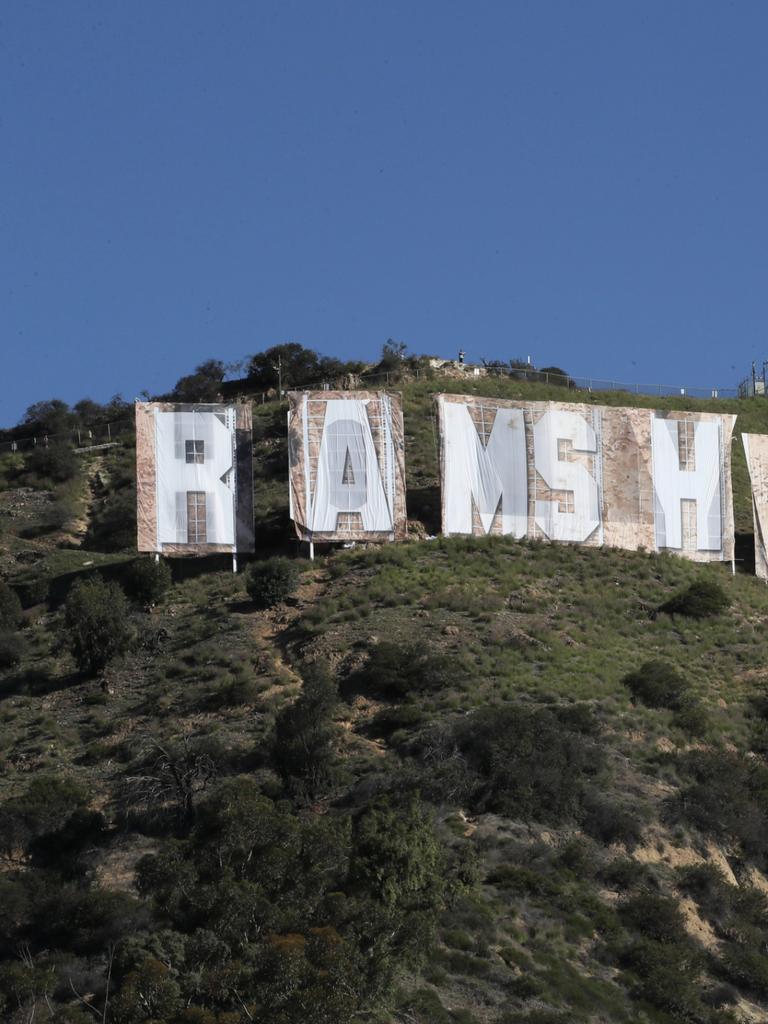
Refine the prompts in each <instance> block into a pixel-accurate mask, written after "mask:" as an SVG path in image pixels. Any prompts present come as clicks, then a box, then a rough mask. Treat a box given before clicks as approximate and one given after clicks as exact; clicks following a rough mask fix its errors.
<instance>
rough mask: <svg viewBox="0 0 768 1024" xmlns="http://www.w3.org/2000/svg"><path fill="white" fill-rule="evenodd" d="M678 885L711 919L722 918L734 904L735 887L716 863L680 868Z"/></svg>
mask: <svg viewBox="0 0 768 1024" xmlns="http://www.w3.org/2000/svg"><path fill="white" fill-rule="evenodd" d="M676 881H677V886H678V888H679V889H680V891H681V892H684V893H686V894H687V895H688V896H691V897H692V898H693V899H694V900H695V901H696V903H697V904H698V907H699V909H700V910H701V912H702V913H703V914H704V915H705V917H707V918H708V919H709V920H713V919H714V920H719V919H722V918H723V917H724V916H725V915H726V914H727V913H728V911H729V910H730V909H731V907H732V905H733V899H734V895H735V894H734V892H733V887H732V886H731V885H729V884H728V883H727V882H726V880H725V878H724V877H723V874H722V872H721V871H720V870H719V869H718V868H716V867H715V865H714V864H694V865H692V866H690V867H685V868H680V869H679V870H678V872H677V879H676Z"/></svg>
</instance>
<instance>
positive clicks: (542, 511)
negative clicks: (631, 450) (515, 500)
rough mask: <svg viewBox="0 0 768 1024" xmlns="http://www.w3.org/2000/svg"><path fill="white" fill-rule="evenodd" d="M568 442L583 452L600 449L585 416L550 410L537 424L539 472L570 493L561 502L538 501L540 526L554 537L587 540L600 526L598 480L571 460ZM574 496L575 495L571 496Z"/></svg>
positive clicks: (550, 484)
mask: <svg viewBox="0 0 768 1024" xmlns="http://www.w3.org/2000/svg"><path fill="white" fill-rule="evenodd" d="M562 442H566V443H567V444H568V445H569V446H570V447H571V448H572V449H573V450H575V451H579V452H595V451H597V443H596V440H595V432H594V430H593V429H592V427H591V426H590V425H589V424H588V423H587V421H586V420H585V419H584V417H583V416H580V415H579V414H578V413H575V412H566V411H565V410H563V409H548V410H547V411H546V412H545V413H544V415H543V416H542V417H541V419H539V420H538V422H537V423H535V424H534V427H533V445H534V458H535V462H536V471H537V473H538V474H539V476H541V477H542V479H543V480H544V481H545V483H546V485H547V487H549V488H550V490H553V491H565V492H569V493H568V494H567V495H566V501H565V502H564V504H565V505H566V510H565V511H564V510H562V509H561V507H560V505H561V502H559V501H538V500H537V502H536V525H537V526H538V527H539V529H541V530H543V531H544V533H545V534H546V535H547V536H548V537H549V538H550V540H571V541H584V540H586V539H587V538H588V537H589V536H590V535H591V534H592V533H594V531H595V530H596V529H597V527H598V526H599V525H600V511H599V507H598V490H597V481H596V480H595V478H594V477H593V476H592V475H591V473H589V471H588V470H587V469H586V467H585V466H583V465H582V464H581V463H580V462H568V461H567V460H566V458H563V456H566V455H567V449H566V446H565V445H563V443H562ZM571 495H572V497H571Z"/></svg>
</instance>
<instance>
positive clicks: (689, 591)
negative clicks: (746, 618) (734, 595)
mask: <svg viewBox="0 0 768 1024" xmlns="http://www.w3.org/2000/svg"><path fill="white" fill-rule="evenodd" d="M730 603H731V602H730V599H729V597H728V595H727V594H726V593H725V591H724V590H723V588H722V587H721V586H720V584H719V583H718V582H717V580H713V579H701V580H696V581H695V582H693V583H691V585H690V586H689V587H686V588H685V590H681V591H680V592H679V593H677V594H674V595H673V596H672V597H671V598H670V599H669V600H668V601H665V602H664V604H663V605H661V607H660V608H659V611H660V612H667V614H668V615H684V616H686V617H687V618H689V619H706V618H709V617H710V616H713V615H720V613H721V612H724V611H725V610H726V608H728V607H729V605H730Z"/></svg>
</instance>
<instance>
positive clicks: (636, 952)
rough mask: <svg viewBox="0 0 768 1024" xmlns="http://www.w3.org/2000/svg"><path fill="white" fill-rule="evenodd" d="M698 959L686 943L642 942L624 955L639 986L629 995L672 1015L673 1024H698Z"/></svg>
mask: <svg viewBox="0 0 768 1024" xmlns="http://www.w3.org/2000/svg"><path fill="white" fill-rule="evenodd" d="M701 960H702V958H701V955H700V954H698V952H697V951H696V950H695V949H694V948H693V947H692V945H691V944H690V943H689V942H684V943H672V942H657V941H654V940H653V939H643V940H641V941H640V942H638V943H636V944H635V945H634V946H632V947H631V948H630V949H629V950H628V951H627V952H626V953H625V955H624V957H623V961H624V966H625V967H628V968H629V969H630V970H631V971H632V972H633V973H634V974H635V975H636V976H637V977H638V978H639V982H638V983H637V984H636V985H635V986H634V988H633V989H632V995H634V996H635V997H637V998H640V999H645V1000H647V1001H648V1002H649V1003H651V1004H652V1005H654V1006H658V1007H660V1008H661V1009H662V1010H666V1011H667V1012H668V1013H671V1014H672V1015H673V1017H674V1019H675V1020H701V1018H702V1015H701V1013H700V1009H701V1006H700V988H701V986H700V984H699V979H698V973H699V971H700V969H701Z"/></svg>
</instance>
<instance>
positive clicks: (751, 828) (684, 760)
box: [669, 750, 768, 854]
mask: <svg viewBox="0 0 768 1024" xmlns="http://www.w3.org/2000/svg"><path fill="white" fill-rule="evenodd" d="M678 764H679V766H680V768H681V770H682V772H683V774H684V775H685V776H687V781H686V783H685V784H684V785H683V786H682V788H681V790H680V793H679V795H678V796H677V797H672V798H671V799H670V801H669V816H670V818H671V819H672V820H679V819H680V818H681V817H685V818H686V819H687V820H688V821H690V822H691V823H692V824H693V825H695V826H696V827H697V828H700V829H701V830H702V831H703V832H706V833H708V834H710V835H713V836H716V837H718V838H720V839H723V838H730V839H736V840H738V841H739V842H740V843H741V844H742V845H743V847H744V849H745V850H746V851H747V852H750V853H756V854H766V853H768V812H767V811H766V808H768V766H766V765H765V764H763V763H761V762H760V761H759V760H758V759H757V758H746V757H743V756H741V755H739V754H736V753H732V752H730V751H705V750H695V751H691V752H690V753H688V754H686V755H684V756H683V757H681V758H680V759H679V760H678Z"/></svg>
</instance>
